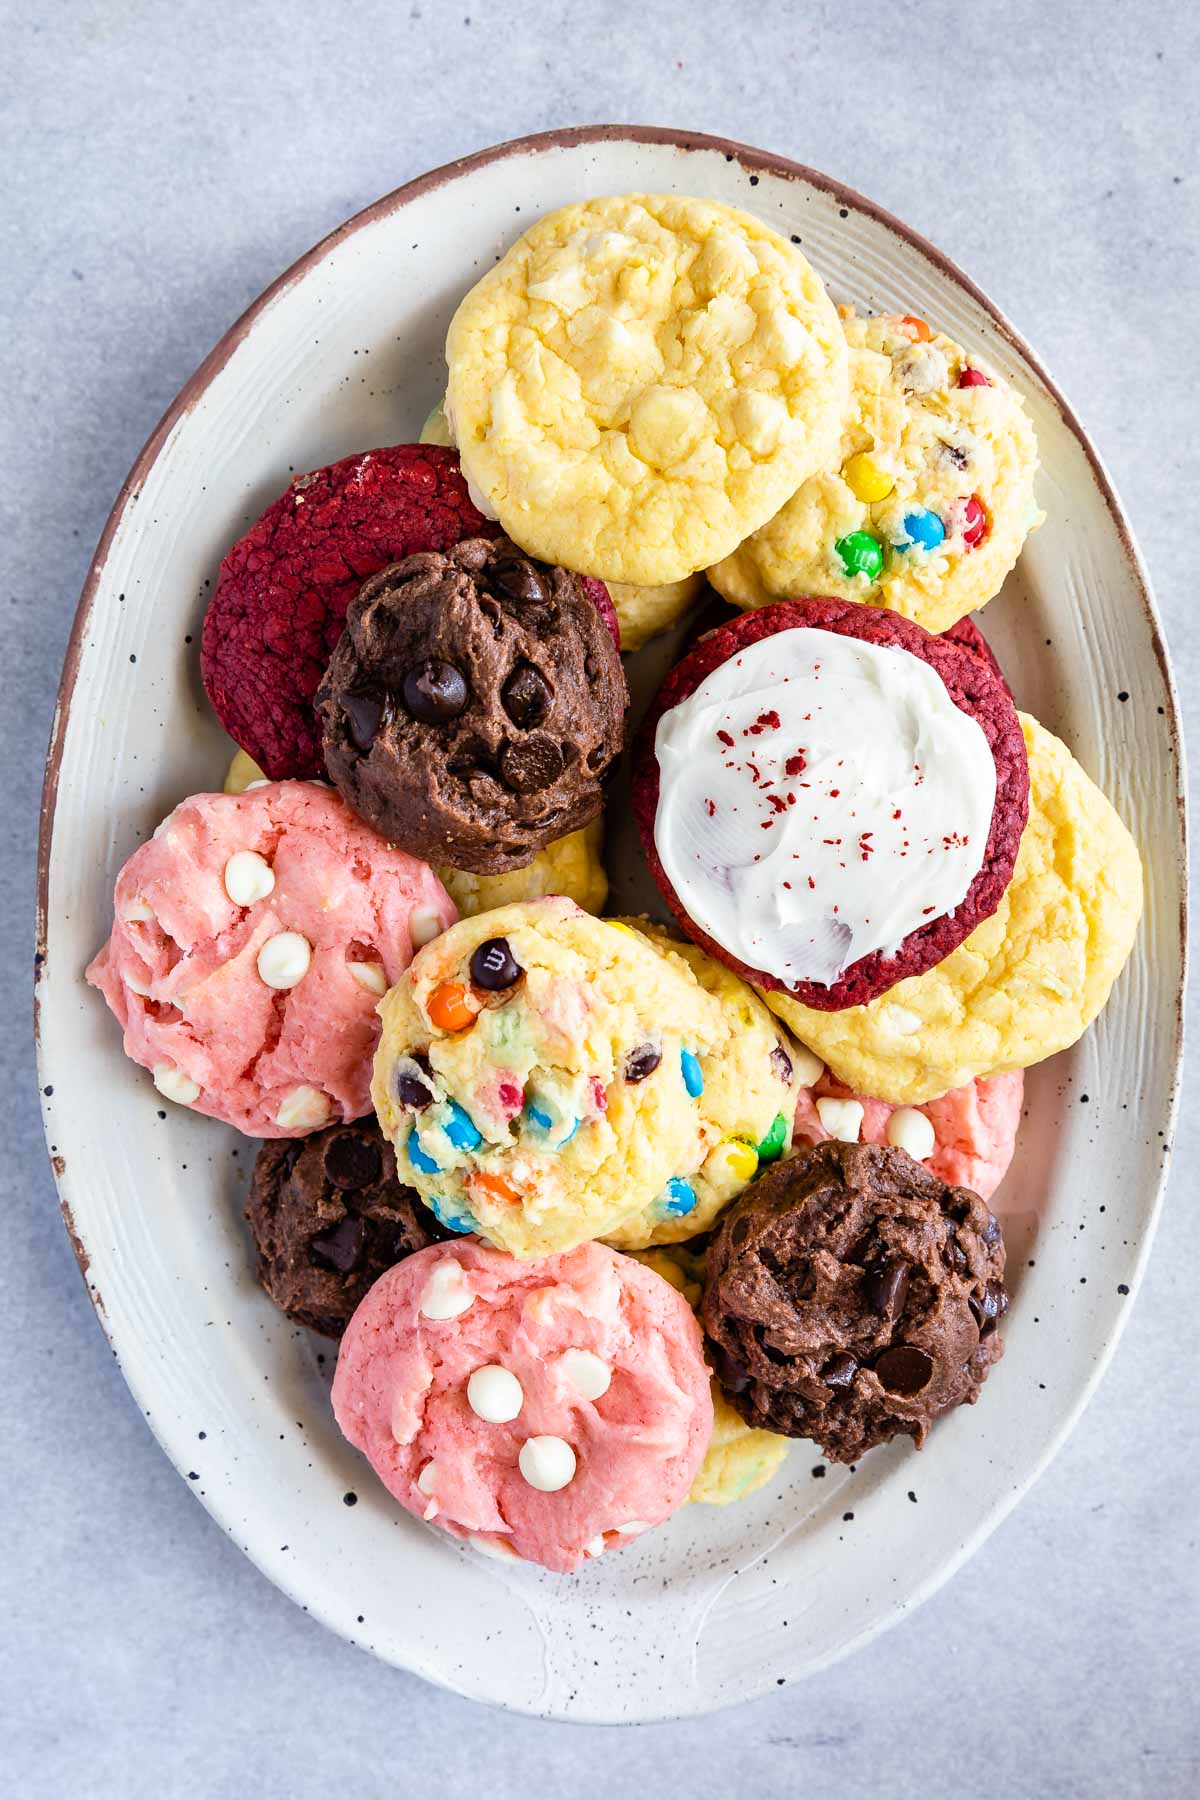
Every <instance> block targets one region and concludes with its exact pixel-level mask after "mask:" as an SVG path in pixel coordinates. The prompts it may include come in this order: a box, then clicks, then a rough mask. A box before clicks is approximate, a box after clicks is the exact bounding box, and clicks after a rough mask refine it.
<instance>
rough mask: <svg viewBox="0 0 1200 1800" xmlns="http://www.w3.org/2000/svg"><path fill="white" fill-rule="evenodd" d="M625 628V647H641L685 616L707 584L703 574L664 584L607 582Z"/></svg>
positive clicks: (622, 631) (622, 644) (638, 648)
mask: <svg viewBox="0 0 1200 1800" xmlns="http://www.w3.org/2000/svg"><path fill="white" fill-rule="evenodd" d="M606 586H607V588H608V594H609V598H610V600H611V601H612V603H613V606H614V608H615V609H616V614H617V620H618V623H619V624H620V627H621V648H622V650H640V649H641V648H642V645H643V644H648V643H649V642H650V639H651V638H653V637H657V636H658V634H659V632H660V631H666V630H667V628H668V627H669V626H671V625H674V624H675V622H676V620H677V619H682V617H683V615H684V613H685V612H686V611H687V609H688V607H689V606H690V605H691V604H692V602H693V600H695V598H696V596H697V595H698V594H699V592H700V590H701V588H702V587H703V586H704V577H703V575H685V576H684V578H683V580H682V581H668V582H666V583H665V584H664V585H663V586H662V587H632V586H631V585H630V584H629V583H628V582H626V581H610V582H607V583H606Z"/></svg>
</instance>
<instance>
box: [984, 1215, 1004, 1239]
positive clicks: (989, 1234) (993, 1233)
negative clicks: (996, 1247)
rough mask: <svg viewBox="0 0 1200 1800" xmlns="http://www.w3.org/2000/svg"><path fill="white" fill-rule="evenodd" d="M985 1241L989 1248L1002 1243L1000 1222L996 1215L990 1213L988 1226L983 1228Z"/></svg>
mask: <svg viewBox="0 0 1200 1800" xmlns="http://www.w3.org/2000/svg"><path fill="white" fill-rule="evenodd" d="M983 1241H984V1243H985V1244H987V1245H989V1246H990V1245H992V1244H998V1243H999V1242H1000V1221H999V1219H998V1218H997V1217H996V1215H995V1213H989V1214H988V1216H987V1224H986V1225H985V1226H984V1228H983Z"/></svg>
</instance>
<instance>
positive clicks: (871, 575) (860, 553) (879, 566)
mask: <svg viewBox="0 0 1200 1800" xmlns="http://www.w3.org/2000/svg"><path fill="white" fill-rule="evenodd" d="M833 547H834V549H835V551H836V552H837V554H838V556H839V557H840V558H841V564H842V567H843V569H845V571H846V573H847V575H865V576H866V578H867V580H868V581H878V580H879V577H880V575H881V574H882V573H883V545H882V544H881V543H880V541H879V539H878V538H877V537H872V536H871V533H870V532H869V531H848V532H847V533H846V535H845V537H840V538H838V539H837V540H836V542H835V543H834V546H833Z"/></svg>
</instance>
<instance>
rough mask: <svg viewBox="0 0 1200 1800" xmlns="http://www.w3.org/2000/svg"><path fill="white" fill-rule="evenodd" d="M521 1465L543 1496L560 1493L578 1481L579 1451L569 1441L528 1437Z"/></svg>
mask: <svg viewBox="0 0 1200 1800" xmlns="http://www.w3.org/2000/svg"><path fill="white" fill-rule="evenodd" d="M517 1463H518V1465H519V1467H520V1470H521V1473H522V1475H523V1476H524V1477H525V1479H526V1481H527V1482H528V1483H529V1485H530V1487H531V1488H536V1489H537V1491H538V1493H539V1494H557V1493H558V1491H559V1489H560V1488H565V1487H567V1486H568V1485H569V1484H570V1483H571V1482H572V1481H574V1479H575V1468H576V1463H575V1452H574V1451H573V1450H572V1448H571V1446H570V1444H568V1443H567V1440H566V1439H565V1438H560V1437H531V1438H526V1439H525V1442H524V1443H523V1444H522V1445H521V1453H520V1455H519V1456H518V1458H517Z"/></svg>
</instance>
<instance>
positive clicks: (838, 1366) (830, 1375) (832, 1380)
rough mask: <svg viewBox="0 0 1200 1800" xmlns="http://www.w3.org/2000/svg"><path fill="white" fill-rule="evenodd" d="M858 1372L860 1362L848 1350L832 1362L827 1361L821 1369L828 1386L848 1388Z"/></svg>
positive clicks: (822, 1376) (823, 1379)
mask: <svg viewBox="0 0 1200 1800" xmlns="http://www.w3.org/2000/svg"><path fill="white" fill-rule="evenodd" d="M857 1374H858V1364H857V1363H856V1362H855V1360H854V1358H853V1357H852V1356H851V1355H849V1353H848V1352H846V1351H843V1353H842V1354H841V1356H835V1357H834V1358H833V1361H832V1362H828V1363H826V1365H825V1367H824V1368H823V1369H822V1370H821V1380H822V1381H823V1382H824V1383H825V1386H826V1387H831V1388H848V1387H849V1386H850V1383H851V1382H852V1381H853V1380H854V1377H855V1376H856V1375H857Z"/></svg>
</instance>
